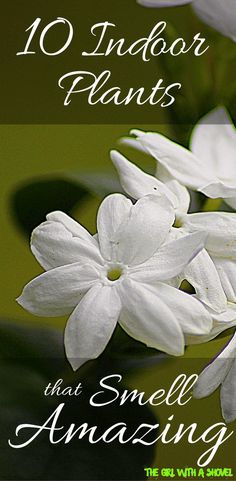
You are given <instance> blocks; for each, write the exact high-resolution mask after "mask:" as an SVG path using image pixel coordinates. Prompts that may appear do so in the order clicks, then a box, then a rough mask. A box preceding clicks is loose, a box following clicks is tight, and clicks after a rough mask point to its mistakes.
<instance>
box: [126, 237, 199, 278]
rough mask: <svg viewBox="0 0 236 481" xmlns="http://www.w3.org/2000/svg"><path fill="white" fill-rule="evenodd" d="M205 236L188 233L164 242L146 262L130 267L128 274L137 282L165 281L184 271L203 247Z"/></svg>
mask: <svg viewBox="0 0 236 481" xmlns="http://www.w3.org/2000/svg"><path fill="white" fill-rule="evenodd" d="M205 240H206V236H205V235H204V234H203V233H201V232H198V233H195V234H189V235H186V236H183V237H181V238H180V239H177V240H174V241H171V242H166V243H165V244H164V245H163V246H162V247H160V249H158V251H157V253H156V254H155V255H154V256H152V258H151V259H149V260H148V261H147V262H145V263H143V264H142V265H140V266H137V267H136V268H135V267H134V268H132V271H131V273H130V275H131V276H132V277H133V278H134V279H135V280H137V281H139V282H144V283H145V282H148V283H150V282H152V283H155V282H157V281H167V280H168V279H172V278H173V277H176V276H178V275H179V274H180V273H182V272H183V271H184V269H185V268H186V266H187V265H188V264H189V262H191V261H192V259H194V257H195V256H196V255H197V254H198V253H199V252H200V251H201V250H202V249H203V247H204V243H205Z"/></svg>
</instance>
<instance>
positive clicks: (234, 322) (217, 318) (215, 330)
mask: <svg viewBox="0 0 236 481" xmlns="http://www.w3.org/2000/svg"><path fill="white" fill-rule="evenodd" d="M209 314H210V315H211V316H212V320H213V325H212V329H211V331H210V332H209V333H207V334H202V335H200V336H194V335H191V336H189V335H187V336H185V344H186V345H191V344H202V343H205V342H209V341H211V340H212V339H215V337H217V336H218V335H219V334H221V333H222V332H224V331H226V330H227V329H230V328H231V327H235V326H236V304H233V303H231V302H228V303H227V307H226V310H225V311H224V312H222V313H221V314H216V313H215V312H213V311H211V310H210V309H209Z"/></svg>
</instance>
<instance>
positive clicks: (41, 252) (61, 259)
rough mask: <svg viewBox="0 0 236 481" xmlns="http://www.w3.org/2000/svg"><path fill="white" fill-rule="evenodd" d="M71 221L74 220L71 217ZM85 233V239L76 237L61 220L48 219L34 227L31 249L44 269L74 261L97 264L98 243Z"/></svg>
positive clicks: (98, 257) (98, 259)
mask: <svg viewBox="0 0 236 481" xmlns="http://www.w3.org/2000/svg"><path fill="white" fill-rule="evenodd" d="M71 221H72V222H74V221H73V220H72V219H71ZM75 224H77V223H76V222H75ZM78 225H79V224H78ZM80 227H82V226H80ZM82 229H83V228H82ZM87 234H88V238H87V239H85V238H82V237H77V236H75V235H74V234H73V233H72V232H71V230H68V229H67V228H66V227H65V225H64V224H62V223H61V222H59V221H53V220H49V221H46V222H43V223H42V224H40V225H39V226H38V227H36V229H34V231H33V233H32V236H31V250H32V252H33V254H34V256H35V257H36V259H37V261H38V262H39V263H40V264H41V266H42V267H43V268H44V269H46V270H49V269H52V268H55V267H59V266H63V265H66V264H73V263H74V262H85V263H86V262H94V263H97V264H99V263H101V262H102V257H101V255H100V252H99V248H98V243H97V242H96V240H95V239H93V237H92V236H91V235H90V234H89V233H87Z"/></svg>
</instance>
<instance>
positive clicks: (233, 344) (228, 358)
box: [193, 335, 236, 398]
mask: <svg viewBox="0 0 236 481" xmlns="http://www.w3.org/2000/svg"><path fill="white" fill-rule="evenodd" d="M235 356H236V335H234V336H233V338H232V339H231V341H230V342H229V343H228V344H227V346H226V347H225V348H224V349H223V351H221V353H220V354H219V355H218V356H217V357H216V358H215V359H214V360H213V361H212V362H211V364H209V365H208V366H207V367H206V368H205V369H204V370H203V371H202V372H201V374H200V376H199V378H198V381H197V383H196V385H195V387H194V390H193V396H194V397H195V398H202V397H206V396H209V395H210V394H211V393H213V392H214V391H215V390H216V389H217V388H218V387H219V385H220V384H222V383H223V381H224V379H225V378H226V376H227V374H228V372H229V371H230V369H231V366H232V364H233V362H234V358H235Z"/></svg>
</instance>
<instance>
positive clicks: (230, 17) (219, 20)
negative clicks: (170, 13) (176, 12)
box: [137, 0, 236, 42]
mask: <svg viewBox="0 0 236 481" xmlns="http://www.w3.org/2000/svg"><path fill="white" fill-rule="evenodd" d="M137 1H138V3H140V5H143V6H144V7H155V8H161V7H177V6H179V5H187V4H191V6H192V8H193V10H194V11H195V13H196V14H197V15H198V17H200V19H201V20H203V22H205V23H206V24H208V25H210V26H211V27H213V28H215V29H216V30H218V31H219V32H220V33H222V34H223V35H225V36H226V37H230V38H231V39H232V40H233V41H234V42H236V8H235V0H137Z"/></svg>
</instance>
